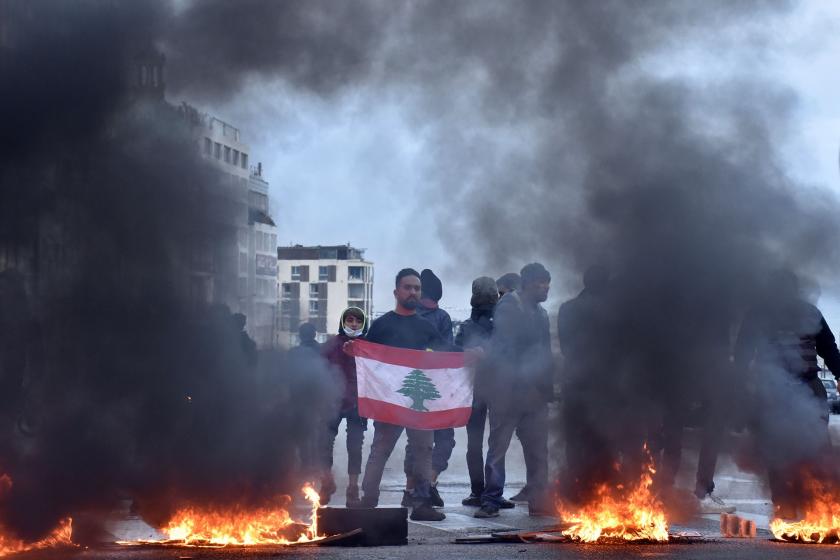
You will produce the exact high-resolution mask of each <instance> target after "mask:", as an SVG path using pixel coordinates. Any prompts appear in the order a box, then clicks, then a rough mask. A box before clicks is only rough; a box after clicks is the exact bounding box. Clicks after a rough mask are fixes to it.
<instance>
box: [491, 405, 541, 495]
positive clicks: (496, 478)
mask: <svg viewBox="0 0 840 560" xmlns="http://www.w3.org/2000/svg"><path fill="white" fill-rule="evenodd" d="M514 432H516V434H517V435H518V436H519V441H520V442H521V443H522V451H523V453H524V455H525V468H526V470H527V471H528V473H529V480H528V488H529V496H528V499H529V502H532V503H534V502H540V501H541V500H542V499H543V498H544V497H545V493H546V491H547V489H548V406H547V405H545V404H538V405H535V406H534V407H533V408H531V409H529V410H523V411H499V410H498V409H496V408H494V407H491V408H490V437H489V438H488V442H487V460H486V462H485V465H484V480H485V488H484V492H483V493H482V494H481V505H482V506H491V507H492V506H495V507H499V504H500V503H501V500H502V494H503V492H504V489H505V455H506V454H507V450H508V447H509V446H510V440H511V438H512V437H513V434H514Z"/></svg>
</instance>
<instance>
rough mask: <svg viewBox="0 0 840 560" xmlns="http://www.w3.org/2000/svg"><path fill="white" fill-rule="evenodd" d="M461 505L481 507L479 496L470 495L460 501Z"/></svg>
mask: <svg viewBox="0 0 840 560" xmlns="http://www.w3.org/2000/svg"><path fill="white" fill-rule="evenodd" d="M461 505H462V506H468V507H481V496H476V495H475V494H470V495H469V496H467V497H466V498H464V499H463V500H461Z"/></svg>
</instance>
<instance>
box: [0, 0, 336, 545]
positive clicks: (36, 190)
mask: <svg viewBox="0 0 840 560" xmlns="http://www.w3.org/2000/svg"><path fill="white" fill-rule="evenodd" d="M0 7H1V8H2V10H3V16H5V17H4V21H3V29H2V31H3V42H2V43H0V63H1V64H2V66H0V74H2V77H0V84H2V85H1V86H0V89H2V91H1V92H0V93H2V96H3V99H4V103H3V107H2V109H0V111H2V118H3V121H4V123H7V124H8V126H4V127H3V133H2V134H3V138H2V140H3V142H2V147H3V149H2V150H0V152H2V156H0V158H2V161H0V208H2V225H0V246H2V247H3V249H4V257H5V259H6V262H7V263H8V264H11V266H12V267H13V268H14V269H15V270H7V271H5V272H3V273H2V282H0V286H2V292H0V299H2V309H0V318H2V320H0V326H1V327H2V331H0V340H2V346H3V347H2V369H0V377H2V385H3V388H4V391H3V397H2V398H3V405H4V406H3V411H2V415H3V424H2V429H0V447H2V449H0V463H1V464H2V471H3V472H4V473H6V474H8V475H9V476H10V477H11V479H12V485H11V488H10V489H9V490H8V491H7V492H5V493H4V495H3V497H2V499H0V523H2V526H3V527H4V528H6V529H8V530H10V531H12V532H13V533H15V534H16V535H18V536H20V537H22V538H25V539H34V538H37V537H41V536H43V535H44V534H45V533H46V532H48V531H49V530H51V529H53V528H54V527H55V526H56V525H57V524H58V522H59V520H60V519H61V518H63V517H66V516H68V515H74V514H79V513H88V514H104V513H107V512H108V511H110V510H111V509H112V508H113V507H114V506H115V504H117V503H118V501H119V500H120V499H124V498H134V499H135V501H136V506H137V507H138V510H139V512H140V513H141V515H143V516H144V517H145V518H146V519H148V520H150V521H152V522H154V523H156V524H162V523H164V522H165V521H166V520H167V519H168V517H169V516H170V515H171V514H172V513H173V512H174V510H175V509H177V508H179V507H183V506H187V505H195V506H206V507H210V506H216V507H223V506H225V505H229V504H232V503H238V504H242V505H245V506H248V505H259V506H266V505H271V504H274V505H279V504H280V503H281V502H280V501H279V498H280V496H281V495H283V494H286V493H296V492H297V491H298V490H299V487H300V484H301V483H302V482H303V479H304V478H305V477H307V476H308V477H310V479H311V477H312V476H314V475H315V472H314V471H313V470H312V465H311V464H310V465H308V466H307V470H301V463H300V461H299V457H298V455H299V451H300V450H302V449H309V447H307V446H310V445H311V442H312V441H315V440H316V436H317V434H318V433H319V431H318V430H319V425H318V421H319V418H322V417H323V416H325V415H327V414H330V411H331V409H332V408H333V406H334V405H335V404H336V402H335V399H334V398H335V397H336V393H335V389H334V388H333V387H334V385H335V384H334V382H333V378H332V373H331V372H328V371H327V370H326V369H325V368H324V367H323V366H322V365H321V363H320V361H319V360H318V359H317V358H315V357H313V358H312V359H305V358H302V357H301V356H297V357H294V356H292V357H289V356H285V355H282V354H276V353H270V352H261V353H259V355H257V353H256V352H255V351H254V350H253V347H252V344H253V343H251V342H250V341H249V340H248V339H247V336H246V335H245V333H244V331H242V325H241V324H240V323H238V322H237V319H236V317H235V316H233V315H231V313H230V311H229V310H227V309H226V308H224V307H221V306H219V307H207V306H204V305H202V304H197V303H196V301H200V299H201V298H200V297H198V298H197V297H195V294H193V293H191V292H192V291H194V290H195V285H194V283H193V280H194V275H195V274H196V273H197V274H198V275H199V276H200V275H201V274H203V273H204V272H206V271H208V270H209V271H210V272H212V268H209V269H208V267H213V266H216V267H219V266H223V265H224V263H225V262H229V261H230V259H229V258H228V259H227V260H225V258H226V257H227V256H228V255H229V254H230V253H231V249H233V250H235V242H236V241H235V240H236V238H237V230H236V223H237V222H236V221H235V217H234V215H233V213H234V212H235V211H237V210H238V209H239V206H238V205H237V203H236V202H237V201H235V200H233V199H231V195H230V194H228V193H229V192H231V189H230V188H229V185H227V184H226V182H225V181H224V178H223V176H222V175H221V174H220V173H218V172H217V171H215V170H214V169H211V168H210V167H209V166H208V164H206V163H205V162H203V161H202V160H201V158H200V156H199V152H198V147H197V143H196V142H195V140H194V137H193V136H192V127H193V126H195V125H196V122H195V118H196V115H195V114H194V113H193V112H192V111H190V110H189V109H185V108H183V107H181V108H176V107H173V106H170V105H168V104H164V103H161V102H159V101H155V100H146V99H144V98H141V97H139V96H138V94H137V92H136V91H135V90H134V89H132V84H131V81H130V77H131V76H132V71H134V70H135V68H134V66H133V61H134V60H135V57H136V56H138V55H142V54H143V52H144V49H147V48H148V44H149V42H150V41H151V40H152V39H154V38H155V37H156V35H155V33H156V30H157V29H159V27H158V24H160V23H161V21H162V17H161V16H162V14H165V13H166V12H167V9H164V8H166V7H165V6H164V5H162V4H119V3H116V4H115V3H110V2H80V3H74V4H72V5H71V4H66V3H63V2H4V3H3V4H2V5H0ZM208 263H209V264H208ZM202 271H204V272H202ZM218 278H220V279H223V278H225V276H218ZM219 281H221V280H219ZM217 288H223V286H217ZM27 291H28V295H27ZM290 360H293V361H290ZM291 426H294V429H289V428H290V427H291ZM307 457H308V456H307ZM307 457H305V458H307Z"/></svg>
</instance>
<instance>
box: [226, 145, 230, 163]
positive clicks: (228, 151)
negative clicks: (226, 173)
mask: <svg viewBox="0 0 840 560" xmlns="http://www.w3.org/2000/svg"><path fill="white" fill-rule="evenodd" d="M225 163H230V146H225Z"/></svg>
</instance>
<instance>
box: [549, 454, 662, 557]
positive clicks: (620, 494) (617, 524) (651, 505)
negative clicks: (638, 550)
mask: <svg viewBox="0 0 840 560" xmlns="http://www.w3.org/2000/svg"><path fill="white" fill-rule="evenodd" d="M647 452H648V451H647V446H645V453H647ZM655 473H656V470H655V469H654V468H653V461H652V459H650V455H649V454H648V463H647V465H645V467H644V470H643V472H642V476H641V478H640V480H639V482H638V484H636V485H635V486H634V487H632V488H628V487H626V486H625V485H623V484H616V485H614V486H610V485H609V484H606V483H604V484H601V485H600V486H599V487H598V489H597V491H596V495H595V499H594V500H593V501H592V502H591V503H589V504H587V505H586V506H584V507H582V508H581V509H579V510H577V511H568V510H566V509H564V507H563V506H562V504H561V505H560V508H559V509H560V517H561V518H562V519H563V523H564V525H571V526H570V527H568V528H565V529H564V530H563V534H564V535H566V536H568V537H571V538H572V539H573V540H577V541H583V542H596V541H598V540H600V539H621V540H625V541H635V540H649V541H659V542H664V541H667V540H668V521H667V519H666V517H665V509H664V506H663V504H662V502H661V501H660V500H659V499H658V498H657V497H656V496H655V495H654V494H653V493H652V492H651V486H652V485H653V475H654V474H655Z"/></svg>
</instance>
